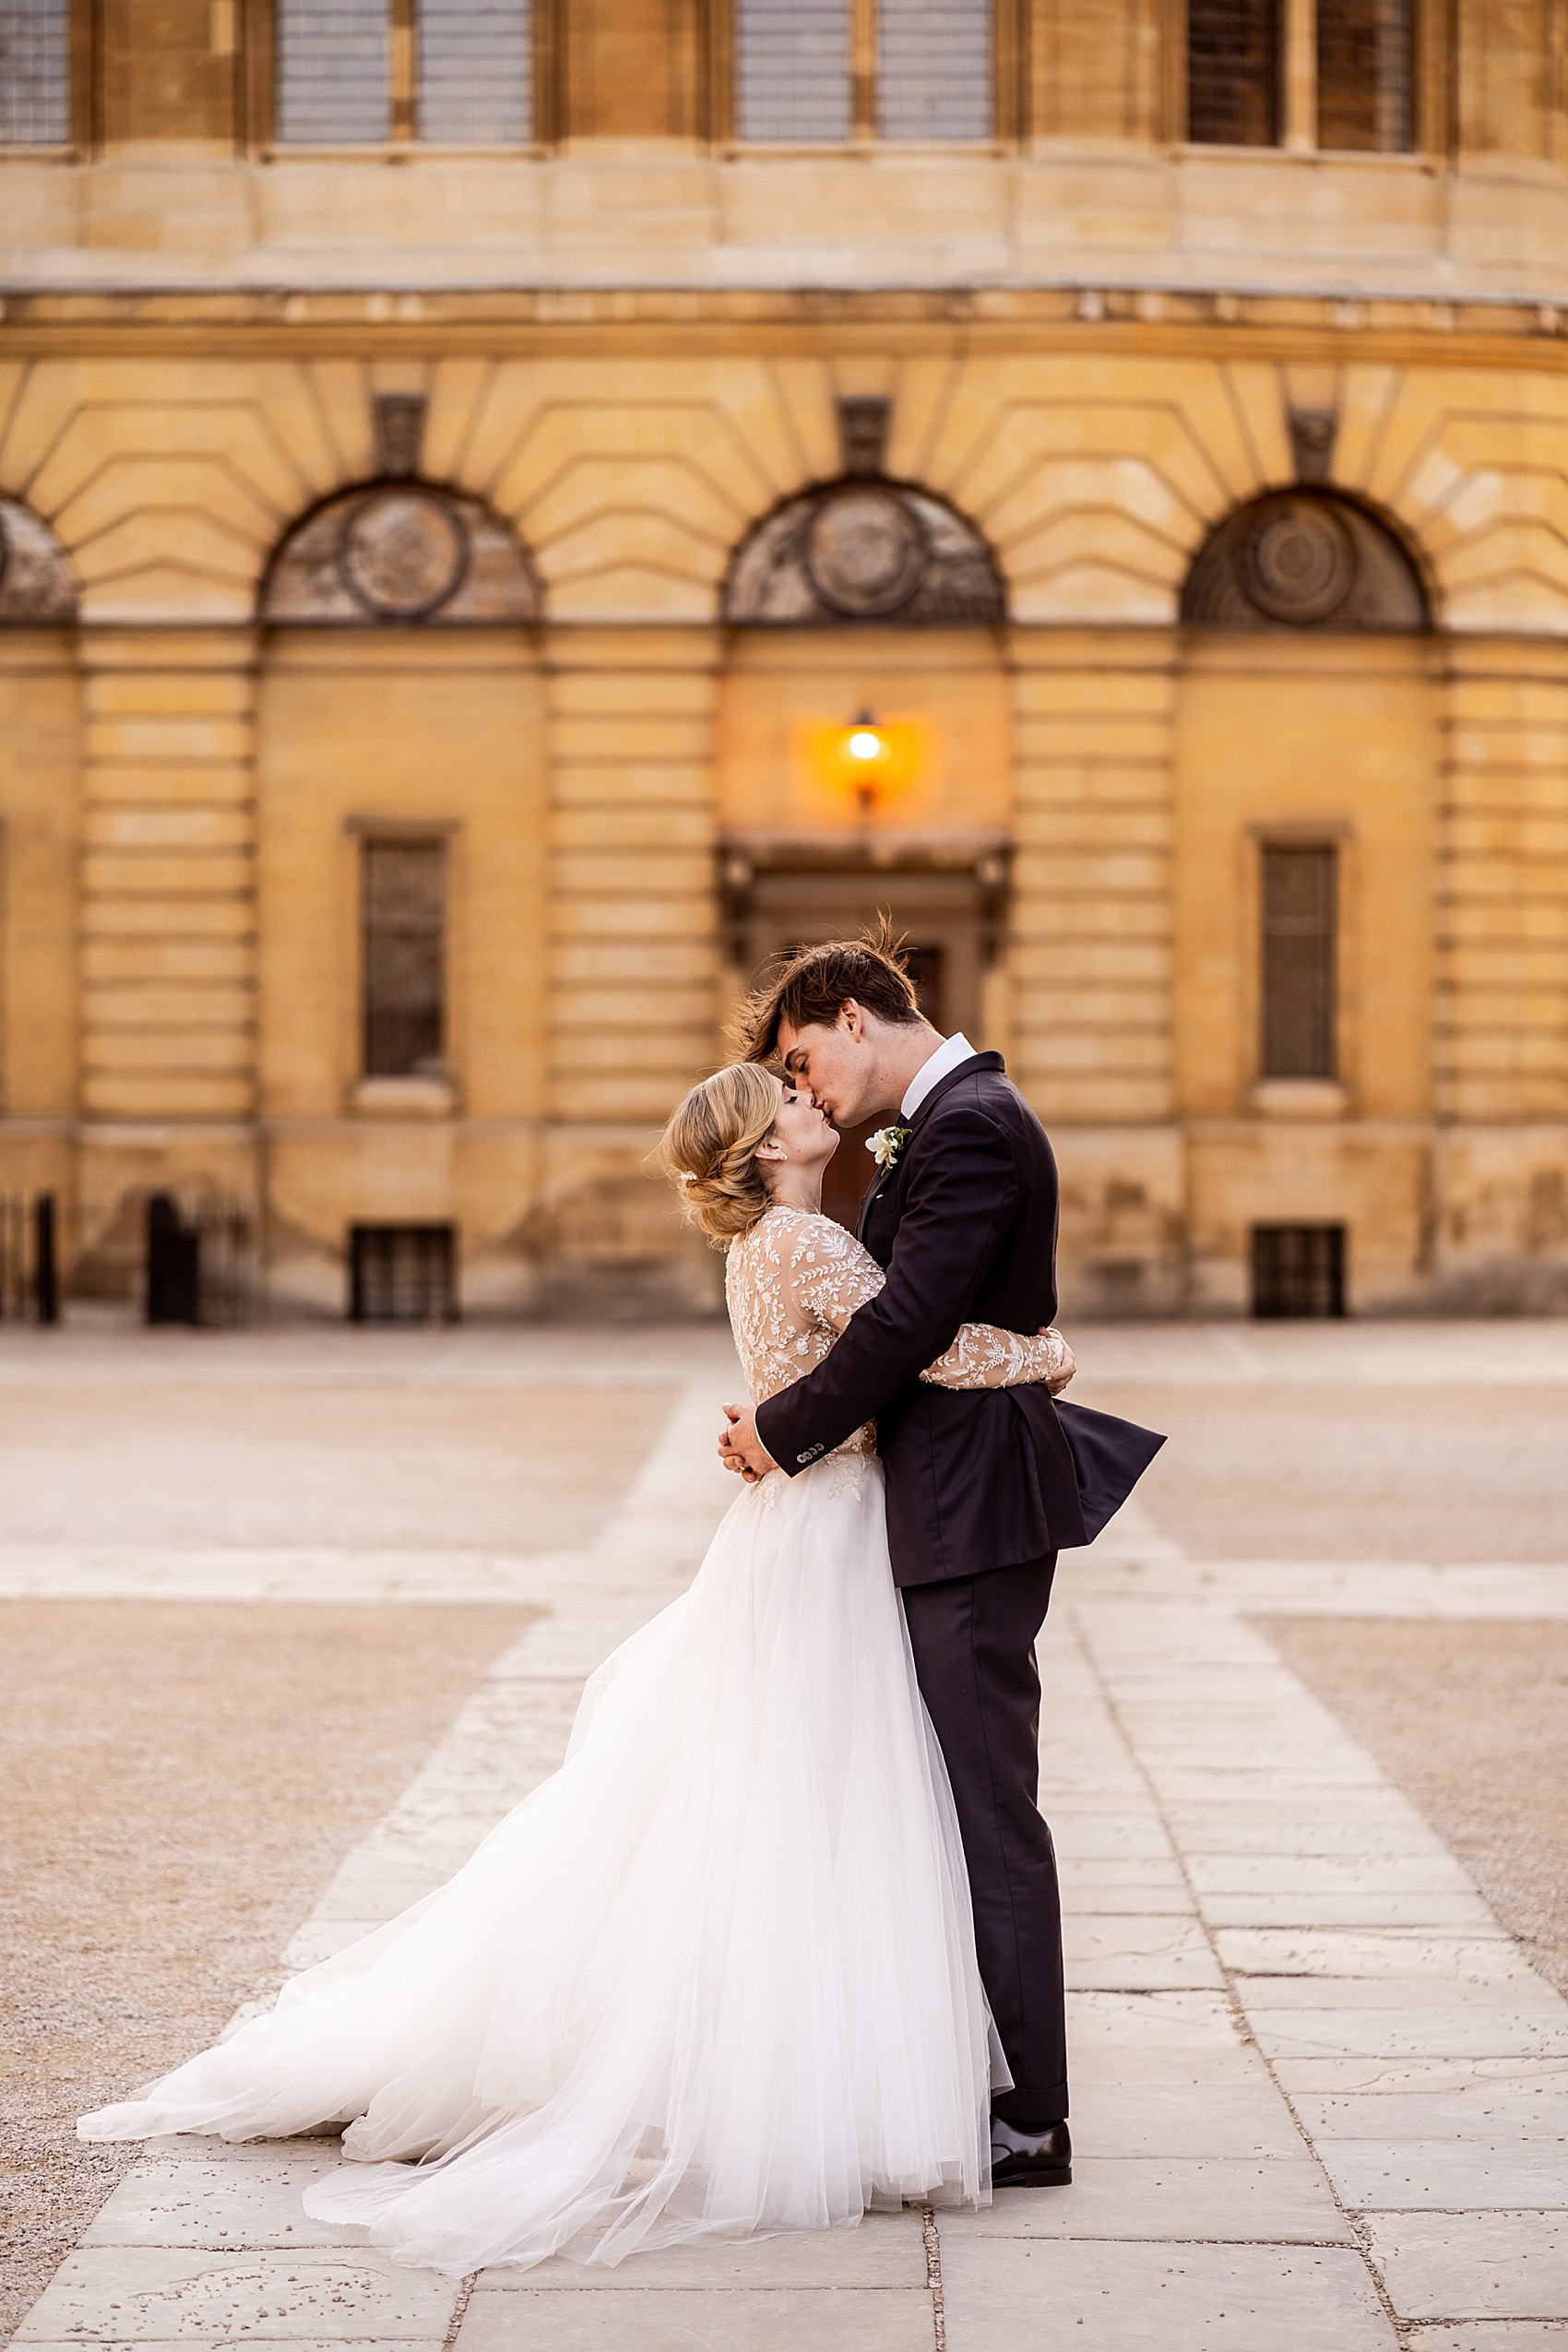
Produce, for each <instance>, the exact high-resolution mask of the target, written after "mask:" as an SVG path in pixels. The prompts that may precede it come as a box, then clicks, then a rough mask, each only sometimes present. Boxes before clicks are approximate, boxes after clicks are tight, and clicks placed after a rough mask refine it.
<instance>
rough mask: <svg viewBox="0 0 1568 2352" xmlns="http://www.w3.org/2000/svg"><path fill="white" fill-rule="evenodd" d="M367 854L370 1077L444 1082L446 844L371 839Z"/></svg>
mask: <svg viewBox="0 0 1568 2352" xmlns="http://www.w3.org/2000/svg"><path fill="white" fill-rule="evenodd" d="M362 859H363V870H362V884H361V909H362V914H361V920H362V954H363V970H364V980H363V987H364V1040H363V1044H364V1052H363V1063H364V1075H365V1076H366V1077H367V1078H411V1077H438V1076H440V1075H441V1073H442V1069H443V1067H444V1056H445V1027H446V1022H445V1010H446V1008H445V983H446V939H445V930H446V851H445V843H444V842H441V841H367V842H366V843H365V844H364V848H363V850H362Z"/></svg>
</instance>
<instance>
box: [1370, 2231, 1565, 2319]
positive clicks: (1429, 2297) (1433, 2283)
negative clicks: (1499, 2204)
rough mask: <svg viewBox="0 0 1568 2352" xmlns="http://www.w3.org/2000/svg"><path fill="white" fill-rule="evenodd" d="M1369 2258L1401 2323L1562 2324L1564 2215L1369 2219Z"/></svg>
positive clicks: (1563, 2308) (1563, 2300)
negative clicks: (1557, 2321) (1489, 2321)
mask: <svg viewBox="0 0 1568 2352" xmlns="http://www.w3.org/2000/svg"><path fill="white" fill-rule="evenodd" d="M1366 2225H1367V2230H1368V2235H1369V2239H1370V2244H1371V2251H1372V2263H1373V2266H1374V2267H1375V2269H1376V2270H1377V2272H1378V2274H1379V2275H1380V2276H1381V2278H1382V2280H1383V2283H1384V2287H1385V2288H1386V2289H1387V2292H1388V2297H1389V2299H1390V2301H1391V2302H1392V2303H1393V2305H1394V2308H1395V2310H1396V2311H1397V2312H1398V2314H1399V2316H1400V2317H1401V2319H1412V2320H1420V2319H1455V2318H1457V2319H1499V2320H1503V2319H1521V2320H1548V2319H1561V2318H1562V2316H1563V2315H1564V2314H1565V2313H1568V2216H1565V2215H1563V2214H1562V2212H1561V2211H1553V2212H1542V2211H1540V2210H1539V2209H1538V2208H1537V2209H1534V2210H1523V2211H1513V2212H1502V2213H1455V2212H1453V2211H1449V2212H1446V2213H1431V2214H1426V2213H1387V2214H1382V2213H1373V2214H1369V2215H1367V2216H1366Z"/></svg>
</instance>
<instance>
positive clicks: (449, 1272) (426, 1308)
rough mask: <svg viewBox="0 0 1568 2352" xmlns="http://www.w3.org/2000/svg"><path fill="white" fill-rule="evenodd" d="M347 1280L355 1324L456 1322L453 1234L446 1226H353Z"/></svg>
mask: <svg viewBox="0 0 1568 2352" xmlns="http://www.w3.org/2000/svg"><path fill="white" fill-rule="evenodd" d="M349 1283H350V1289H349V1315H350V1321H352V1322H354V1323H456V1322H457V1235H456V1233H455V1232H454V1230H453V1229H452V1227H451V1226H450V1225H356V1226H354V1227H353V1228H352V1229H350V1236H349Z"/></svg>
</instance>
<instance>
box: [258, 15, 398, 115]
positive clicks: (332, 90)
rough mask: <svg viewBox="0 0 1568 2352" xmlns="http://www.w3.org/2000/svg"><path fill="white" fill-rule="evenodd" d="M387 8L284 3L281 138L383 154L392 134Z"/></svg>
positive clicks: (280, 52) (280, 20) (280, 65)
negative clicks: (373, 149)
mask: <svg viewBox="0 0 1568 2352" xmlns="http://www.w3.org/2000/svg"><path fill="white" fill-rule="evenodd" d="M390 31H391V26H390V17H389V12H388V8H387V0H325V5H324V0H279V9H278V136H279V139H281V140H283V141H285V142H292V143H294V144H304V145H310V146H345V147H347V146H356V145H365V144H369V145H372V146H377V145H379V144H381V143H382V142H383V141H384V140H386V138H387V137H389V136H390V134H391V129H392V90H391V80H390V71H389V69H390V63H391V55H392V44H391V39H390Z"/></svg>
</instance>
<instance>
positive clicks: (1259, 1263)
mask: <svg viewBox="0 0 1568 2352" xmlns="http://www.w3.org/2000/svg"><path fill="white" fill-rule="evenodd" d="M1344 1312H1345V1228H1344V1227H1343V1226H1342V1225H1254V1226H1253V1314H1254V1315H1256V1316H1258V1317H1259V1318H1260V1319H1261V1320H1263V1321H1265V1322H1278V1321H1282V1320H1284V1319H1285V1318H1286V1317H1294V1316H1300V1317H1303V1318H1312V1317H1319V1316H1328V1315H1342V1314H1343V1313H1344Z"/></svg>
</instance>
